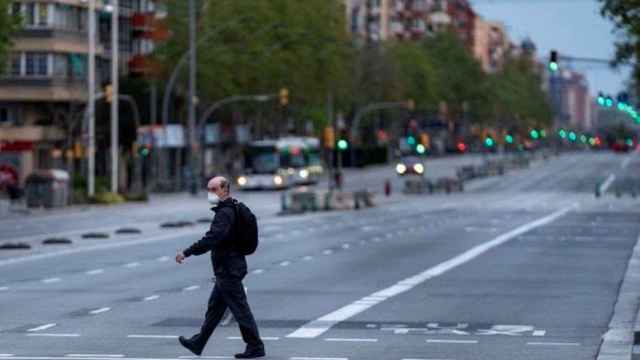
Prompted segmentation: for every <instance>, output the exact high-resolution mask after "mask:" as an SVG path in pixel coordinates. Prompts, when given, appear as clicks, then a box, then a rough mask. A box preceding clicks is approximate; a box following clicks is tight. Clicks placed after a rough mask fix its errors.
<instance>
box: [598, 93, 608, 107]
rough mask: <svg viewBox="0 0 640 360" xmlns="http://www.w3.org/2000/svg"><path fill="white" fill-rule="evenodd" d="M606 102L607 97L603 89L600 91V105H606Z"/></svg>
mask: <svg viewBox="0 0 640 360" xmlns="http://www.w3.org/2000/svg"><path fill="white" fill-rule="evenodd" d="M606 102H607V99H606V98H605V96H604V94H603V93H602V91H600V92H598V105H600V106H605V105H606Z"/></svg>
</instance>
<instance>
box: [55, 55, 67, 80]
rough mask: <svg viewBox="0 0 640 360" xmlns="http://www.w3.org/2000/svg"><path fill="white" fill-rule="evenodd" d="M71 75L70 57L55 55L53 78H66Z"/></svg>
mask: <svg viewBox="0 0 640 360" xmlns="http://www.w3.org/2000/svg"><path fill="white" fill-rule="evenodd" d="M68 74H69V61H68V55H63V54H55V55H54V56H53V76H55V77H58V78H66V77H67V76H68Z"/></svg>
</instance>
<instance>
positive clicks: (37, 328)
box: [27, 323, 56, 332]
mask: <svg viewBox="0 0 640 360" xmlns="http://www.w3.org/2000/svg"><path fill="white" fill-rule="evenodd" d="M54 326H56V324H54V323H51V324H45V325H42V326H38V327H34V328H31V329H29V330H27V331H28V332H34V331H42V330H47V329H51V328H52V327H54Z"/></svg>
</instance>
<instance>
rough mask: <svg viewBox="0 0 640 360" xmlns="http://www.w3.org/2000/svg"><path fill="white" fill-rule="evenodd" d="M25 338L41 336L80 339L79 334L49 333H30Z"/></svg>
mask: <svg viewBox="0 0 640 360" xmlns="http://www.w3.org/2000/svg"><path fill="white" fill-rule="evenodd" d="M27 336H43V337H80V334H50V333H31V334H27Z"/></svg>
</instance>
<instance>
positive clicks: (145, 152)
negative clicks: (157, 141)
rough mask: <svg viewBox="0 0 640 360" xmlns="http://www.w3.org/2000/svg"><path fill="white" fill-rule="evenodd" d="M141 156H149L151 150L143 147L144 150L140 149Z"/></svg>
mask: <svg viewBox="0 0 640 360" xmlns="http://www.w3.org/2000/svg"><path fill="white" fill-rule="evenodd" d="M140 155H142V156H147V155H149V148H147V147H143V148H142V149H140Z"/></svg>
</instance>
